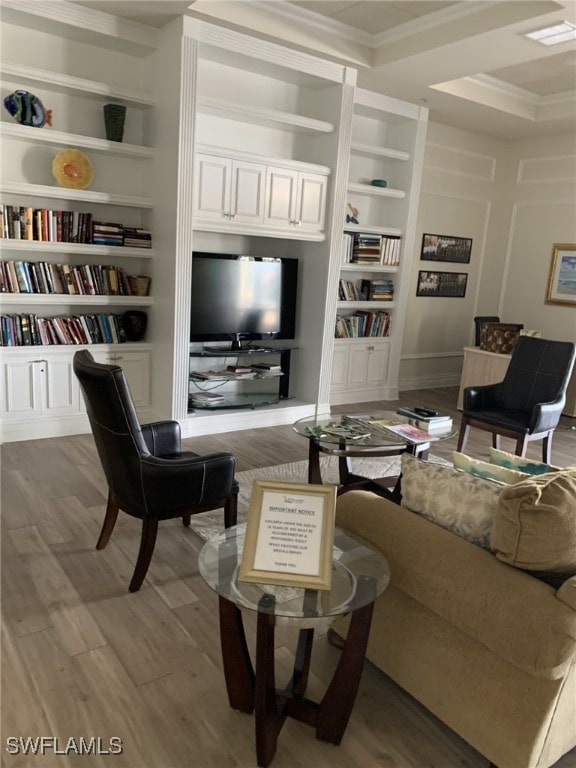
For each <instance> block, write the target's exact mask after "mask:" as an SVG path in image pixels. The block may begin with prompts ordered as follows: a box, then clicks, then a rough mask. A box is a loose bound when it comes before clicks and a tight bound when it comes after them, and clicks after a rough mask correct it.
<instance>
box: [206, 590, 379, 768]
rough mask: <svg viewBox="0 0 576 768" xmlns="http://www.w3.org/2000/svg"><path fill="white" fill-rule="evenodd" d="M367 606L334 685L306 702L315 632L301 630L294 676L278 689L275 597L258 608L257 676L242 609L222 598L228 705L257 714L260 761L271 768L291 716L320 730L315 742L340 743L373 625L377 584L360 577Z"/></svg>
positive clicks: (353, 625) (356, 619) (355, 619)
mask: <svg viewBox="0 0 576 768" xmlns="http://www.w3.org/2000/svg"><path fill="white" fill-rule="evenodd" d="M357 590H358V591H363V592H364V594H365V595H366V597H367V604H366V605H364V606H363V607H361V608H358V609H357V610H355V611H353V612H352V615H351V621H350V628H349V630H348V635H347V637H346V641H345V642H344V645H343V648H342V654H341V656H340V659H339V661H338V665H337V667H336V669H335V671H334V675H333V677H332V680H331V682H330V684H329V686H328V688H327V689H326V692H325V694H324V696H323V698H322V700H321V701H320V702H319V703H317V702H314V701H312V700H311V699H308V698H306V697H305V693H306V686H307V683H308V673H309V669H310V658H311V655H312V643H313V639H314V629H301V630H300V632H299V634H298V645H297V649H296V655H295V660H294V669H293V673H292V677H291V679H290V681H289V682H288V684H287V685H286V687H285V688H283V689H277V688H276V675H275V664H274V633H275V617H274V597H273V596H271V595H264V596H263V598H262V600H261V601H260V604H259V611H258V624H257V635H256V671H255V672H254V668H253V666H252V662H251V659H250V654H249V652H248V646H247V643H246V635H245V631H244V624H243V620H242V614H241V611H240V609H239V608H238V607H237V606H236V605H235V604H234V603H232V602H230V601H229V600H227V599H226V598H224V597H222V596H220V597H219V604H220V641H221V645H222V659H223V663H224V676H225V679H226V689H227V692H228V700H229V702H230V706H231V707H232V708H233V709H238V710H240V711H241V712H246V713H248V714H249V713H251V712H255V721H256V758H257V762H258V765H259V766H262V768H266V766H268V765H270V763H271V762H272V758H273V757H274V754H275V752H276V743H277V740H278V735H279V733H280V731H281V729H282V725H283V724H284V722H285V720H286V718H287V717H293V718H295V719H296V720H299V721H301V722H303V723H306V724H307V725H310V726H312V727H313V728H315V729H316V738H318V739H321V740H322V741H327V742H330V743H331V744H340V742H341V741H342V737H343V735H344V731H345V730H346V726H347V724H348V720H349V719H350V714H351V712H352V707H353V705H354V701H355V699H356V694H357V691H358V686H359V684H360V678H361V675H362V669H363V665H364V657H365V653H366V645H367V643H368V634H369V631H370V624H371V621H372V609H373V605H374V603H373V601H374V597H375V595H374V583H373V580H372V579H369V578H360V579H359V580H358V585H357Z"/></svg>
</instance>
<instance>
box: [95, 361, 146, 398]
mask: <svg viewBox="0 0 576 768" xmlns="http://www.w3.org/2000/svg"><path fill="white" fill-rule="evenodd" d="M90 351H91V352H92V355H93V356H94V360H96V362H98V363H105V364H107V365H112V364H113V365H119V366H120V367H121V368H122V370H123V371H124V376H125V377H126V381H127V382H128V386H129V387H130V392H131V393H132V399H133V400H134V405H135V406H136V407H137V408H139V407H142V406H147V405H149V404H150V353H149V352H128V351H127V352H124V351H116V350H115V351H113V352H105V351H92V350H90Z"/></svg>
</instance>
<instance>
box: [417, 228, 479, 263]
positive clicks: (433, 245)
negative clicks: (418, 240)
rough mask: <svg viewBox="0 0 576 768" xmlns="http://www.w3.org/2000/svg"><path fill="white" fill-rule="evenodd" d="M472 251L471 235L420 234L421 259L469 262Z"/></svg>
mask: <svg viewBox="0 0 576 768" xmlns="http://www.w3.org/2000/svg"><path fill="white" fill-rule="evenodd" d="M471 253H472V238H471V237H452V236H451V235H428V234H423V235H422V249H421V251H420V259H421V260H422V261H452V262H455V263H458V264H469V263H470V255H471Z"/></svg>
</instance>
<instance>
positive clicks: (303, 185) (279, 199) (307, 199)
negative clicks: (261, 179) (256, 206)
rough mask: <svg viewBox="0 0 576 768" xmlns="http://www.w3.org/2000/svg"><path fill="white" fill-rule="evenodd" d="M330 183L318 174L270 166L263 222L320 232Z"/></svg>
mask: <svg viewBox="0 0 576 768" xmlns="http://www.w3.org/2000/svg"><path fill="white" fill-rule="evenodd" d="M327 182H328V179H327V177H326V176H322V175H320V174H318V173H310V172H306V171H301V172H300V171H294V170H291V169H290V168H281V167H278V166H269V167H268V170H267V176H266V185H267V196H266V215H265V218H264V222H265V223H266V224H270V225H273V226H277V227H290V228H300V229H301V230H302V231H308V230H312V231H314V230H316V231H319V232H321V231H322V228H323V226H324V217H325V207H326V187H327Z"/></svg>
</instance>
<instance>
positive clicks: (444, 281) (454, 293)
mask: <svg viewBox="0 0 576 768" xmlns="http://www.w3.org/2000/svg"><path fill="white" fill-rule="evenodd" d="M467 282H468V273H467V272H429V271H422V270H420V272H418V285H417V286H416V296H443V297H455V298H460V299H461V298H463V297H464V296H465V295H466V283H467Z"/></svg>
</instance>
